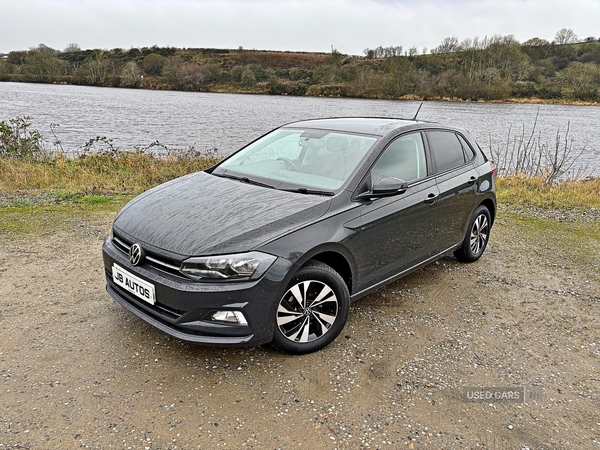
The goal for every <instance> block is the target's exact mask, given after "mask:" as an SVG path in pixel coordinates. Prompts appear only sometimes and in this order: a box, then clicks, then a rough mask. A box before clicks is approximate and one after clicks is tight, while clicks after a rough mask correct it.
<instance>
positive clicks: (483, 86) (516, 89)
mask: <svg viewBox="0 0 600 450" xmlns="http://www.w3.org/2000/svg"><path fill="white" fill-rule="evenodd" d="M454 39H455V38H454ZM402 50H403V49H402V47H378V48H376V49H365V56H349V55H343V54H341V53H339V52H337V51H335V50H333V51H332V52H331V53H299V52H276V51H258V50H245V49H241V48H240V49H238V50H229V49H191V48H188V49H179V48H173V47H157V46H154V47H144V48H131V49H130V50H123V49H118V48H116V49H112V50H98V49H96V50H81V49H79V47H77V46H76V45H72V46H69V47H68V48H67V49H65V50H64V51H58V50H55V49H52V48H50V47H47V46H45V45H43V44H40V45H39V46H37V47H35V48H32V49H30V50H27V51H13V52H10V53H9V54H8V55H6V57H5V58H3V59H0V81H22V82H39V83H69V84H83V85H92V86H112V87H127V88H144V89H174V90H186V91H210V92H240V93H261V94H274V95H282V94H286V95H313V96H335V97H359V98H386V99H400V98H417V99H456V100H471V101H477V100H506V99H526V100H533V99H540V100H543V101H568V102H572V101H587V102H598V101H600V94H599V89H600V66H599V65H600V43H599V42H596V41H595V40H593V39H591V38H590V39H589V40H588V41H587V42H581V43H577V44H562V45H559V44H556V43H549V42H547V41H544V40H542V39H538V38H534V39H530V40H529V41H527V42H525V43H522V44H521V43H519V42H518V41H517V40H515V39H514V37H512V36H494V37H492V38H485V39H482V40H480V39H477V38H475V39H465V40H464V41H463V42H461V43H458V41H456V40H454V41H453V39H452V38H447V39H446V40H444V41H443V42H442V44H441V45H440V46H439V47H437V48H436V49H433V50H432V51H431V53H429V54H421V55H418V54H417V50H416V49H415V48H414V47H413V48H411V49H409V50H408V51H404V52H403V51H402Z"/></svg>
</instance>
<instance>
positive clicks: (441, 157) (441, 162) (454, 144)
mask: <svg viewBox="0 0 600 450" xmlns="http://www.w3.org/2000/svg"><path fill="white" fill-rule="evenodd" d="M427 141H428V142H429V147H430V148H431V153H432V156H433V165H434V168H435V171H436V173H439V172H444V171H446V170H450V169H452V168H454V167H457V166H460V165H462V164H464V163H465V154H464V151H463V146H462V145H461V143H460V141H459V140H458V137H457V136H456V134H454V133H453V132H451V131H428V132H427Z"/></svg>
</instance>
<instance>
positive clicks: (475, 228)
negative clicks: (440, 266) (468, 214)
mask: <svg viewBox="0 0 600 450" xmlns="http://www.w3.org/2000/svg"><path fill="white" fill-rule="evenodd" d="M491 228H492V218H491V216H490V211H489V210H488V209H487V208H486V207H485V206H483V205H481V206H480V207H479V208H477V210H476V211H475V214H473V217H472V218H471V221H470V222H469V228H468V230H467V234H466V236H465V239H464V240H463V243H462V245H461V246H460V248H458V249H457V250H456V251H455V252H454V256H455V257H456V259H458V260H459V261H463V262H474V261H477V260H478V259H479V258H481V255H483V252H484V251H485V248H486V247H487V244H488V241H489V239H490V230H491Z"/></svg>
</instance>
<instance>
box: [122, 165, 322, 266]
mask: <svg viewBox="0 0 600 450" xmlns="http://www.w3.org/2000/svg"><path fill="white" fill-rule="evenodd" d="M330 203H331V199H330V198H329V197H322V196H316V195H303V194H299V193H293V192H285V191H278V190H276V189H270V188H265V187H260V186H254V185H250V184H247V183H243V182H239V181H236V180H231V179H226V178H219V177H217V176H214V175H210V174H208V173H206V172H198V173H194V174H191V175H187V176H185V177H182V178H178V179H176V180H173V181H170V182H168V183H165V184H162V185H160V186H157V187H155V188H153V189H151V190H149V191H147V192H145V193H144V194H141V195H140V196H138V197H136V198H135V199H133V200H132V201H131V202H129V203H128V204H127V205H125V207H124V208H123V209H122V210H121V212H120V213H119V215H118V216H117V218H116V219H115V222H114V228H115V231H116V232H117V233H118V234H121V235H122V236H123V237H125V238H127V239H129V240H130V241H132V242H139V243H140V244H142V246H144V247H145V248H147V249H148V250H151V251H152V250H153V251H158V252H160V253H164V252H168V253H171V254H173V253H175V254H178V255H180V256H182V257H185V256H202V255H215V254H227V253H239V252H243V251H248V250H251V249H255V248H256V247H257V246H259V245H260V244H262V243H264V242H267V241H269V240H271V239H273V238H276V237H277V236H280V235H282V234H284V233H286V232H289V231H291V230H294V229H297V228H300V227H302V226H304V225H306V224H307V223H310V222H311V221H314V220H316V219H318V218H319V217H321V216H322V215H323V214H325V212H327V210H328V209H329V205H330ZM161 250H162V251H161Z"/></svg>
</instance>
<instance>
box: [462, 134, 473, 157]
mask: <svg viewBox="0 0 600 450" xmlns="http://www.w3.org/2000/svg"><path fill="white" fill-rule="evenodd" d="M458 140H459V141H460V143H461V145H462V148H463V151H464V152H465V159H466V160H467V161H471V160H472V159H473V157H474V156H475V152H474V151H473V149H472V148H471V146H470V145H469V144H467V141H465V138H463V137H462V136H461V135H460V134H459V135H458Z"/></svg>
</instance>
